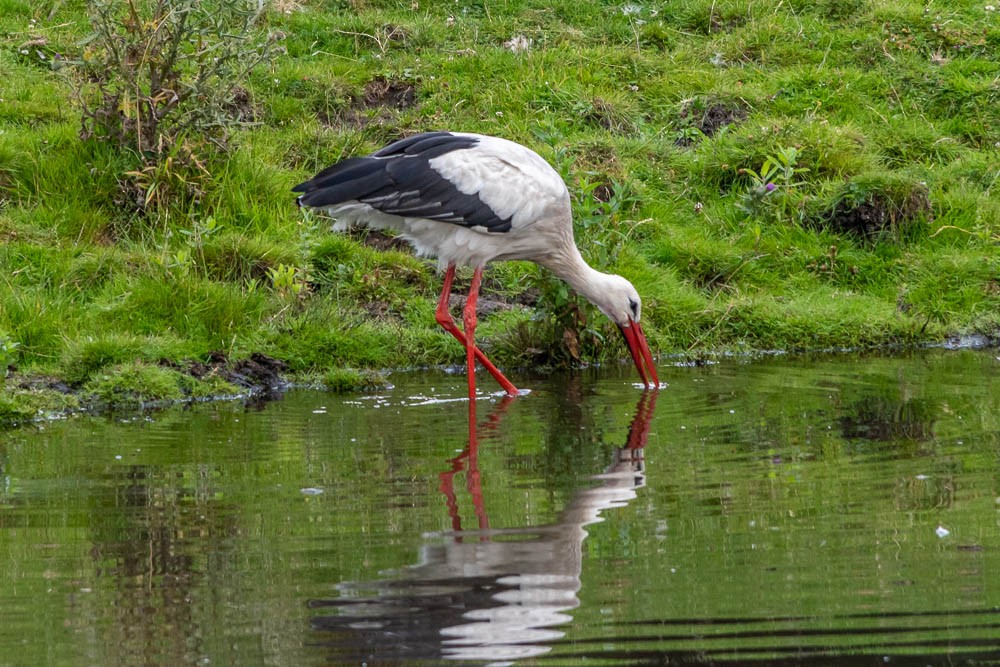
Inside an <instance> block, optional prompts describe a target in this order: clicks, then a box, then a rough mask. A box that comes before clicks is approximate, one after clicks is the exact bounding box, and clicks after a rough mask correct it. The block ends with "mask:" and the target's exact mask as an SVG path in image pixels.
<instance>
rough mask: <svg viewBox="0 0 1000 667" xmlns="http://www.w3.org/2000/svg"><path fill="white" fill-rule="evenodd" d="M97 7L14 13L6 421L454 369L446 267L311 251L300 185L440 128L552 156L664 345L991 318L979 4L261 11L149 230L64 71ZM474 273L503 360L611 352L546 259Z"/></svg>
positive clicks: (826, 341) (4, 134)
mask: <svg viewBox="0 0 1000 667" xmlns="http://www.w3.org/2000/svg"><path fill="white" fill-rule="evenodd" d="M85 7H86V5H85V3H83V2H79V1H71V2H65V1H63V0H59V1H55V0H42V1H41V2H27V1H25V0H0V35H2V40H3V44H2V48H0V77H2V81H3V86H2V88H0V97H2V101H0V239H2V241H3V245H2V246H0V275H2V276H3V280H2V281H0V343H3V345H4V347H3V349H4V350H6V351H5V352H4V353H3V354H4V355H6V357H7V359H6V363H7V364H8V365H10V366H11V367H12V368H14V369H16V373H15V376H14V377H13V378H11V379H9V380H8V382H7V384H6V387H5V389H4V393H3V400H4V402H5V405H6V404H11V405H13V404H15V403H16V404H17V405H22V404H24V403H25V402H26V403H27V404H29V405H30V404H31V399H30V395H31V392H32V391H34V390H28V389H24V387H27V386H30V385H31V378H37V377H42V376H44V377H53V378H58V379H59V381H62V382H65V383H66V384H67V385H69V386H70V387H71V388H73V389H76V390H78V391H83V392H91V393H93V394H96V395H98V396H101V397H103V398H104V399H106V400H108V401H111V402H117V401H126V402H128V401H132V400H140V401H145V400H149V399H155V398H162V399H168V398H178V397H184V396H191V395H198V394H200V393H204V392H206V391H213V390H214V389H212V388H211V387H209V388H208V389H206V388H205V387H202V386H201V385H202V383H203V382H205V380H203V379H198V378H196V377H194V376H191V375H190V374H189V373H186V372H183V371H180V370H177V368H182V367H185V366H184V365H185V364H187V365H190V364H192V363H205V362H206V361H207V360H209V359H210V358H212V355H221V356H222V357H224V358H225V359H228V360H240V359H247V358H249V357H250V355H251V354H253V353H260V354H263V355H266V356H267V357H269V358H274V359H279V360H281V361H282V362H283V363H284V364H286V365H287V373H289V374H291V375H293V376H294V375H296V374H313V375H315V376H317V377H318V376H322V375H324V374H326V375H327V377H329V378H333V380H331V382H332V383H333V384H334V385H336V386H338V387H340V388H343V386H344V384H343V378H344V377H345V376H343V375H341V374H339V372H338V371H337V369H340V368H345V367H350V368H358V369H380V368H390V367H401V366H418V365H425V364H438V363H456V362H460V361H461V357H462V352H461V350H460V348H459V347H458V346H457V345H456V344H455V343H454V341H453V340H452V339H451V338H450V337H449V336H447V335H446V334H444V333H442V332H441V331H440V330H439V329H438V328H437V326H436V324H435V322H434V318H433V310H434V304H435V301H436V298H437V289H438V285H439V281H438V279H437V278H436V277H435V275H434V266H433V264H431V263H429V262H426V261H423V260H419V259H416V258H414V257H413V256H412V255H411V254H409V253H408V252H407V251H406V250H405V249H398V248H395V247H391V248H390V249H389V250H381V249H379V248H377V247H376V246H383V245H390V246H391V245H392V244H386V243H385V240H384V239H375V238H365V237H364V236H354V237H332V236H328V235H327V234H326V233H325V230H324V227H325V224H324V223H323V222H322V221H320V220H317V219H315V218H310V217H306V216H303V214H302V213H301V212H300V211H298V210H297V209H296V207H295V205H294V200H293V197H292V196H291V193H290V192H289V190H290V188H291V186H292V185H294V184H295V183H297V182H299V181H300V180H302V179H304V178H306V177H308V176H310V175H311V174H312V173H314V172H315V171H316V170H317V169H319V168H321V167H323V166H326V165H327V164H329V163H332V162H334V161H336V160H338V159H340V158H342V157H345V156H349V155H353V154H356V153H359V152H367V151H370V150H373V149H375V148H377V147H378V146H380V145H382V144H384V143H386V142H388V141H390V140H392V139H396V138H399V137H401V136H404V135H405V134H407V133H412V132H416V131H421V130H429V129H455V130H463V131H476V132H484V133H492V134H498V135H501V136H504V137H507V138H510V139H513V140H516V141H520V142H522V143H525V144H527V145H529V146H531V147H533V148H535V149H536V150H538V151H539V152H540V153H541V154H542V155H543V156H544V157H546V158H547V159H549V160H550V161H551V162H552V163H553V164H555V165H556V166H557V168H558V169H559V171H560V172H561V173H562V174H563V175H564V176H565V177H566V178H567V181H568V183H569V185H570V187H571V190H572V192H573V193H574V205H575V208H576V212H577V214H578V222H577V240H578V243H579V244H580V245H581V247H582V249H583V252H584V254H585V256H586V257H588V259H590V260H591V261H592V262H593V263H595V264H597V265H599V266H600V267H601V268H602V269H605V270H613V271H617V272H621V273H623V274H625V275H626V276H627V277H629V278H630V279H632V280H633V282H635V283H636V285H637V287H638V289H639V291H640V293H641V294H643V296H644V300H645V303H644V309H643V314H644V318H643V323H644V326H645V329H646V331H647V334H648V336H649V339H650V341H651V343H652V346H653V348H654V349H655V351H657V352H659V353H677V352H685V353H689V354H701V353H704V352H706V351H712V350H720V349H741V350H754V349H776V348H777V349H821V348H831V347H867V346H881V345H889V344H919V343H923V342H929V341H935V340H940V339H942V338H943V337H945V336H947V335H951V334H956V333H967V332H986V333H994V332H996V331H997V329H998V324H1000V252H998V250H997V244H998V241H1000V192H998V187H997V185H998V180H1000V62H998V61H997V59H996V57H995V54H996V53H997V50H998V48H1000V12H998V11H996V10H993V9H990V8H989V7H988V6H987V5H985V4H984V3H980V2H966V1H961V2H953V3H948V5H947V7H945V6H943V5H942V6H938V5H927V4H926V3H924V2H917V1H915V0H894V1H892V2H889V1H888V0H823V1H820V2H802V1H792V2H788V1H787V0H782V1H779V0H774V1H773V2H772V1H766V2H749V1H748V0H682V1H680V2H621V3H606V2H592V3H580V2H568V1H563V0H555V1H552V0H546V1H544V2H542V1H541V0H509V1H506V2H475V1H469V2H464V1H462V0H459V1H458V2H447V3H445V2H425V1H421V2H413V1H412V0H405V1H394V0H355V1H352V2H346V1H344V2H339V1H336V0H325V1H320V0H301V1H299V2H291V1H287V0H281V1H276V2H273V3H272V5H271V6H270V8H269V11H268V14H267V16H266V22H265V25H263V26H262V27H261V29H262V30H267V31H270V32H271V33H272V34H273V35H277V36H279V37H280V39H281V40H282V41H283V44H284V46H285V48H286V49H287V53H286V54H285V55H284V56H282V57H280V58H278V59H276V60H275V61H274V62H273V63H272V64H271V65H270V66H269V67H268V68H267V69H263V70H258V71H257V72H256V73H255V74H254V75H253V77H252V78H251V80H250V82H249V85H248V86H247V90H246V100H245V108H243V110H242V111H241V115H242V116H243V117H247V118H251V119H252V121H253V122H252V123H249V124H247V125H246V126H245V127H242V128H241V129H239V130H238V131H237V132H235V133H234V134H233V135H232V136H231V137H230V141H229V152H228V153H226V154H217V155H211V154H206V155H204V156H201V159H202V162H203V165H204V167H205V174H204V175H202V176H201V177H200V178H199V180H198V182H197V184H196V185H197V187H191V188H189V191H188V190H184V188H185V187H187V186H189V185H190V184H188V183H178V182H176V180H175V181H171V180H170V179H171V177H172V175H171V174H169V173H167V174H165V175H164V174H161V175H160V177H161V179H160V180H159V181H157V180H156V179H155V178H154V180H153V181H152V185H150V186H149V187H150V188H153V186H154V185H155V186H156V187H158V188H161V189H160V190H157V191H156V192H152V190H148V191H141V192H139V193H138V195H139V196H140V197H142V196H146V197H150V196H153V195H156V196H160V195H161V194H162V193H163V192H165V191H166V190H163V188H167V187H168V186H169V187H172V188H174V189H175V190H178V189H179V190H184V191H185V192H186V195H184V196H179V197H177V198H175V199H174V200H173V201H174V202H175V203H174V204H172V205H165V206H163V207H160V208H156V209H153V210H151V209H149V208H144V207H142V206H138V205H136V203H135V201H134V200H135V197H136V195H137V193H136V191H135V190H134V187H131V186H129V187H126V185H127V184H128V183H131V181H128V179H125V178H123V176H122V174H124V173H126V172H127V171H128V170H129V169H130V168H132V166H131V165H132V163H131V162H130V160H129V157H128V155H127V154H123V153H122V151H121V150H119V149H118V148H117V147H115V146H113V145H111V144H109V143H108V142H103V143H102V142H98V141H95V140H88V141H84V140H81V138H80V114H79V110H78V109H77V108H76V106H75V105H74V103H73V100H72V95H71V93H70V87H69V86H68V85H67V83H66V76H67V73H66V70H65V68H63V69H62V70H58V71H57V70H54V69H53V67H52V62H53V58H54V57H56V54H58V57H59V58H67V59H72V57H73V55H74V54H75V53H78V52H79V51H80V50H81V48H82V47H81V41H82V40H83V38H84V37H85V36H86V35H87V34H88V32H89V30H90V27H89V25H88V22H87V17H86V9H85ZM130 188H131V189H130ZM130 197H131V199H130ZM376 241H377V242H376ZM488 275H489V285H488V288H489V289H488V290H487V293H486V295H485V296H484V298H487V299H492V300H493V301H495V302H496V303H497V304H498V306H499V307H497V308H496V309H495V310H493V311H492V312H491V313H488V314H485V315H484V317H483V323H482V325H481V328H480V329H479V330H478V335H479V337H480V339H481V340H482V341H483V342H484V346H485V347H487V348H488V349H489V350H490V352H491V355H492V356H494V358H495V360H496V361H497V362H498V363H499V364H500V365H502V366H512V365H522V364H536V363H554V362H558V361H560V360H562V361H570V362H572V361H574V360H575V359H576V358H578V357H582V358H584V359H587V358H595V357H597V358H600V357H612V356H616V357H617V356H622V355H623V353H624V350H623V348H621V347H620V346H619V344H618V343H617V338H616V336H615V334H614V331H613V327H611V326H610V325H609V324H607V323H606V322H604V321H603V320H602V319H601V318H600V317H599V316H594V314H593V313H592V312H590V311H588V310H586V309H583V310H582V311H580V313H579V314H578V315H574V317H575V320H572V321H573V322H575V326H576V330H574V331H572V332H571V334H572V335H571V336H570V337H569V338H567V336H566V335H565V334H566V325H565V322H566V321H567V320H566V319H565V317H564V316H565V313H566V306H567V304H569V305H572V304H573V303H575V302H574V301H573V300H572V297H571V296H568V295H565V294H564V293H562V292H560V291H559V290H560V287H559V286H558V285H556V284H555V283H554V282H553V281H552V280H551V279H549V278H547V277H546V276H544V275H542V274H541V273H540V272H539V271H538V270H537V269H536V268H535V267H533V266H530V265H526V264H521V263H511V264H505V265H498V266H496V267H494V268H492V269H491V270H490V272H489V274H488ZM461 278H462V281H467V279H468V276H467V275H464V274H463V275H462V276H461ZM462 281H460V283H461V284H459V285H458V287H459V289H461V288H462V287H463V286H464V284H465V283H462ZM524 294H527V295H528V298H522V297H521V296H520V295H524ZM574 312H576V311H574ZM567 341H568V342H569V344H570V348H571V352H572V353H571V354H563V353H562V352H560V350H562V349H564V348H565V345H566V344H567ZM602 341H607V343H604V342H602ZM164 362H168V365H164ZM169 364H174V366H175V368H173V369H171V368H170V366H169ZM182 376H185V377H188V378H191V379H189V380H188V379H184V377H182ZM358 377H359V378H362V379H363V377H362V376H358ZM18 378H20V380H18ZM213 381H214V380H213ZM17 387H22V389H17ZM216 389H218V387H216ZM18 392H21V393H18ZM24 392H28V393H27V394H25V393H24ZM26 396H28V398H26ZM43 402H44V401H43ZM12 409H13V408H12ZM26 409H27V410H28V411H29V412H34V411H35V408H33V407H29V408H26Z"/></svg>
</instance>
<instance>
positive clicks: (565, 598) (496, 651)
mask: <svg viewBox="0 0 1000 667" xmlns="http://www.w3.org/2000/svg"><path fill="white" fill-rule="evenodd" d="M656 396H657V392H655V391H647V392H643V394H642V396H641V398H640V399H639V403H638V406H637V408H636V414H635V418H634V419H633V421H632V425H631V427H630V429H629V435H628V440H627V441H626V443H625V444H624V446H622V447H620V448H618V449H616V450H615V453H614V458H613V460H612V461H611V464H610V465H609V466H608V468H607V469H606V470H605V472H604V473H602V474H600V475H596V476H595V478H594V479H596V480H598V481H599V482H600V484H599V485H598V486H595V487H593V488H586V489H582V490H580V491H578V492H577V493H576V494H575V496H574V497H573V498H572V500H571V501H570V502H569V503H568V504H567V505H566V507H565V508H564V509H563V511H562V512H561V513H560V514H559V517H558V520H557V521H556V522H554V523H552V524H548V525H544V526H530V527H524V528H503V529H494V528H491V527H490V525H489V518H488V515H487V512H486V508H485V503H484V500H483V495H482V486H481V478H480V473H479V469H478V465H477V454H478V452H477V441H478V435H479V431H480V430H482V431H488V430H490V429H493V428H495V427H496V426H497V424H499V422H500V420H501V419H502V417H503V414H504V411H505V410H506V408H507V405H508V404H509V402H510V399H507V400H504V401H502V402H501V403H499V404H498V405H497V407H496V408H495V410H494V411H493V412H492V414H491V415H490V416H489V417H488V418H487V419H486V420H484V422H483V423H482V424H480V425H479V427H478V428H477V427H476V421H475V420H470V428H469V431H470V432H469V446H468V447H467V448H466V449H465V450H464V451H463V452H462V453H461V454H460V455H458V456H457V457H455V458H454V459H452V460H451V461H450V464H451V465H450V468H449V469H448V470H446V471H444V472H442V473H441V475H440V478H441V486H440V489H441V491H442V493H443V494H444V496H445V500H446V504H447V507H448V512H449V515H450V517H451V523H452V528H453V531H452V532H449V533H447V534H445V535H443V536H442V537H444V538H446V540H447V541H445V542H443V543H428V544H425V545H424V546H423V547H422V548H421V552H420V562H419V564H417V565H413V566H410V567H407V568H405V569H403V570H399V571H396V572H394V573H393V575H394V576H393V577H392V578H387V579H382V580H376V581H365V582H344V583H341V584H339V585H338V586H337V589H338V591H339V592H340V594H341V597H339V598H336V599H327V600H311V601H310V602H309V606H310V607H312V608H316V609H330V610H336V614H334V615H321V616H316V617H314V618H313V619H312V625H313V628H314V629H315V630H317V631H320V632H326V633H331V634H332V635H333V636H332V637H330V638H329V639H324V640H323V641H321V642H319V643H320V644H321V645H323V646H325V647H328V648H330V649H332V650H333V651H334V652H335V655H336V657H337V659H339V660H343V659H352V660H360V661H364V660H367V661H375V662H384V661H389V662H403V661H414V662H427V661H440V660H453V661H466V662H486V663H489V664H494V665H501V664H510V663H511V662H512V661H516V660H519V659H526V658H530V657H533V656H538V655H541V654H544V653H547V652H548V651H549V650H550V646H549V644H550V643H551V642H553V641H555V640H558V639H560V638H561V637H563V635H564V633H563V632H562V631H560V630H559V629H558V628H559V626H562V625H565V624H566V623H569V622H570V621H571V620H572V618H571V616H570V615H569V612H570V611H571V610H573V609H575V608H576V607H577V606H579V604H580V601H579V598H578V597H577V593H578V592H579V590H580V587H581V581H580V573H581V570H582V565H583V563H582V559H583V549H582V547H583V540H584V539H585V538H586V536H587V532H586V526H588V525H589V524H592V523H596V522H598V521H601V518H600V514H601V512H602V511H604V510H607V509H611V508H615V507H623V506H625V505H626V504H628V502H629V501H631V500H632V499H633V498H635V497H636V489H638V488H639V487H642V486H644V485H645V481H646V477H645V472H644V465H643V447H645V445H646V441H647V439H648V436H649V428H650V421H651V418H652V415H653V411H654V408H655V405H656ZM473 410H474V409H473ZM470 416H472V415H470ZM461 473H464V475H465V479H466V486H467V491H468V495H469V497H470V498H471V500H472V504H473V508H474V511H475V517H476V521H477V522H478V526H477V528H475V529H471V530H470V529H466V528H463V526H462V519H461V516H460V515H459V508H458V499H457V497H456V494H455V489H454V481H455V477H456V476H457V475H459V474H461Z"/></svg>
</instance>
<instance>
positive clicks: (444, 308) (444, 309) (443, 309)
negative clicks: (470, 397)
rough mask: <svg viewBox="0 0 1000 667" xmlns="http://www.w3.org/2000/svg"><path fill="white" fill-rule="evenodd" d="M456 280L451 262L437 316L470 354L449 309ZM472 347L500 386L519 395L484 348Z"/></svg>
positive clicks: (476, 356) (477, 357) (512, 394)
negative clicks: (453, 284)
mask: <svg viewBox="0 0 1000 667" xmlns="http://www.w3.org/2000/svg"><path fill="white" fill-rule="evenodd" d="M477 271H478V272H479V274H480V278H481V277H482V269H477ZM473 279H475V278H473ZM454 280H455V265H454V264H451V265H449V266H448V270H447V271H446V272H445V274H444V285H443V287H442V289H441V299H440V300H439V301H438V305H437V311H436V312H435V318H436V319H437V322H438V324H440V325H441V327H442V328H443V329H444V330H445V331H447V332H448V333H450V334H451V335H452V336H454V337H455V339H456V340H458V342H459V343H461V344H462V347H464V348H465V349H466V355H468V350H469V345H468V343H467V342H466V338H465V334H464V333H462V330H461V329H459V328H458V326H456V325H455V320H453V319H452V317H451V311H450V310H449V309H448V298H449V297H450V296H451V285H452V283H453V282H454ZM477 292H478V287H477ZM473 315H475V313H473ZM472 349H473V353H474V355H475V358H476V360H477V361H479V363H481V364H482V365H483V368H485V369H486V370H487V371H488V372H489V374H490V375H492V376H493V377H494V379H496V381H497V382H499V383H500V386H501V387H503V390H504V391H505V392H507V394H508V395H509V396H517V395H518V391H517V387H515V386H514V384H513V383H512V382H511V381H510V380H508V379H507V378H505V377H504V375H503V373H501V372H500V369H498V368H497V367H496V366H494V365H493V362H491V361H490V360H489V359H487V358H486V355H485V354H483V352H482V350H480V349H479V348H478V347H476V346H475V345H473V346H472ZM466 361H467V363H468V359H466ZM469 368H470V369H471V368H472V365H471V364H470V366H469Z"/></svg>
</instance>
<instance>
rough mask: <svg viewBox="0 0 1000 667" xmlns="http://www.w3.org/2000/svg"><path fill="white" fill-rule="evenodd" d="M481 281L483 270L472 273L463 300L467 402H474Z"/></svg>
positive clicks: (473, 420) (471, 417) (472, 413)
mask: <svg viewBox="0 0 1000 667" xmlns="http://www.w3.org/2000/svg"><path fill="white" fill-rule="evenodd" d="M482 281H483V270H482V269H476V270H475V271H474V272H473V273H472V285H471V286H470V287H469V296H467V297H466V298H465V309H464V310H463V311H462V320H463V323H464V324H465V357H466V359H465V366H466V372H467V374H468V376H469V401H470V402H475V400H476V304H478V303H479V285H480V284H481V283H482ZM475 417H476V415H475V413H474V412H470V414H469V418H470V420H472V422H473V423H474V422H475Z"/></svg>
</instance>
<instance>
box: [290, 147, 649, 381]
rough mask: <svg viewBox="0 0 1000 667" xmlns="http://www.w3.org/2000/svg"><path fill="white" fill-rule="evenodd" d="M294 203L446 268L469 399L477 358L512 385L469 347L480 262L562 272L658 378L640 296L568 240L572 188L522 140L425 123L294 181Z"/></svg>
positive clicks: (447, 322) (443, 310) (449, 324)
mask: <svg viewBox="0 0 1000 667" xmlns="http://www.w3.org/2000/svg"><path fill="white" fill-rule="evenodd" d="M294 190H295V191H296V192H301V193H302V194H301V195H300V196H299V200H298V201H299V204H300V205H301V206H309V207H313V208H317V209H321V210H324V211H326V212H327V213H328V214H329V215H330V216H331V217H333V218H334V219H335V221H336V222H335V224H334V229H335V230H343V229H345V228H347V227H348V226H351V225H367V226H368V227H373V228H378V229H393V230H395V231H397V232H398V233H399V234H400V236H401V237H402V238H403V239H405V240H406V241H408V242H409V243H411V244H412V245H413V247H414V248H415V249H416V251H417V253H418V254H420V255H422V256H426V257H436V258H437V260H438V262H439V264H440V266H441V267H442V268H443V269H445V270H446V273H445V284H444V289H443V290H442V294H441V301H440V302H439V304H438V313H437V315H438V322H440V323H441V325H442V326H443V327H444V328H445V329H446V330H448V331H449V333H451V334H452V335H453V336H455V338H457V339H458V340H459V341H461V342H462V344H463V345H464V346H465V347H466V351H467V354H468V363H469V391H470V398H471V397H472V395H473V390H474V379H473V370H474V361H473V359H474V358H475V359H478V360H479V361H480V363H482V364H483V365H484V366H485V367H486V368H487V370H489V372H490V373H491V374H492V375H493V376H494V377H495V378H496V379H497V380H498V381H499V382H500V383H501V385H502V386H503V387H504V389H505V390H506V391H507V392H508V393H511V394H513V393H516V392H517V390H516V388H515V387H514V385H513V384H511V383H510V382H509V381H508V380H507V379H506V378H505V377H503V374H502V373H500V371H499V370H497V369H496V367H495V366H493V364H491V363H490V362H489V360H488V359H486V356H485V355H484V354H483V353H482V352H481V351H480V350H478V348H476V347H475V344H474V342H473V331H474V328H475V322H476V318H475V304H476V299H477V296H478V290H479V283H480V280H481V277H482V270H483V267H485V266H486V264H487V263H489V262H491V261H496V260H530V261H533V262H536V263H538V264H541V265H542V266H544V267H546V268H548V269H549V270H551V271H552V272H553V273H555V274H556V275H557V276H559V277H560V278H562V279H563V280H565V281H566V282H567V283H569V285H570V286H571V287H572V288H573V289H574V290H576V291H577V292H578V293H580V294H581V295H583V296H584V297H585V298H587V299H588V300H589V301H591V302H592V303H593V304H594V305H596V306H597V307H598V308H599V309H600V310H601V312H603V313H604V314H605V315H607V316H608V317H609V318H611V319H612V320H613V321H614V322H615V323H616V324H618V326H619V328H620V329H621V331H622V333H623V334H624V336H625V339H626V342H627V343H628V346H629V351H630V353H631V355H632V358H633V360H634V361H635V364H636V368H637V369H638V370H639V374H640V376H641V377H642V380H643V382H644V383H645V384H646V386H647V387H656V386H658V385H659V380H658V379H657V376H656V369H655V366H654V363H653V359H652V354H651V353H650V351H649V346H648V345H647V343H646V339H645V336H644V335H643V332H642V328H641V327H640V326H639V319H640V317H641V308H642V301H641V299H640V298H639V294H638V293H637V292H636V290H635V288H634V287H633V286H632V284H631V283H630V282H629V281H627V280H626V279H625V278H622V277H621V276H617V275H611V274H605V273H601V272H600V271H596V270H594V269H593V268H591V267H590V266H588V265H587V263H586V262H585V261H584V260H583V257H582V256H581V255H580V252H579V250H578V249H577V247H576V245H575V243H574V242H573V222H572V211H571V207H570V199H569V192H568V190H567V189H566V184H565V183H564V182H563V180H562V178H561V177H560V176H559V174H558V173H557V172H556V171H555V170H554V169H552V167H551V166H549V164H548V163H547V162H546V161H545V160H544V159H542V157H541V156H539V155H538V154H537V153H535V152H534V151H532V150H531V149H529V148H526V147H524V146H522V145H520V144H517V143H514V142H512V141H508V140H506V139H501V138H499V137H489V136H485V135H479V134H465V133H457V132H456V133H450V132H427V133H423V134H418V135H415V136H412V137H409V138H407V139H403V140H400V141H397V142H395V143H392V144H389V145H388V146H386V147H385V148H383V149H381V150H379V151H376V152H375V153H372V154H371V155H369V156H367V157H357V158H350V159H348V160H344V161H342V162H339V163H337V164H335V165H333V166H332V167H329V168H327V169H324V170H323V171H321V172H320V173H318V174H317V175H316V176H314V177H313V178H312V179H311V180H309V181H306V182H304V183H301V184H299V185H297V186H296V187H295V188H294ZM456 265H462V266H471V267H473V268H474V269H475V272H474V275H473V284H472V288H471V289H470V293H469V298H468V300H467V301H466V308H465V313H464V322H465V331H464V332H463V331H461V330H460V329H458V328H457V327H456V326H455V325H454V322H453V321H452V320H451V316H450V314H448V313H447V300H448V295H449V294H450V291H451V283H452V279H453V277H454V270H455V266H456Z"/></svg>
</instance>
